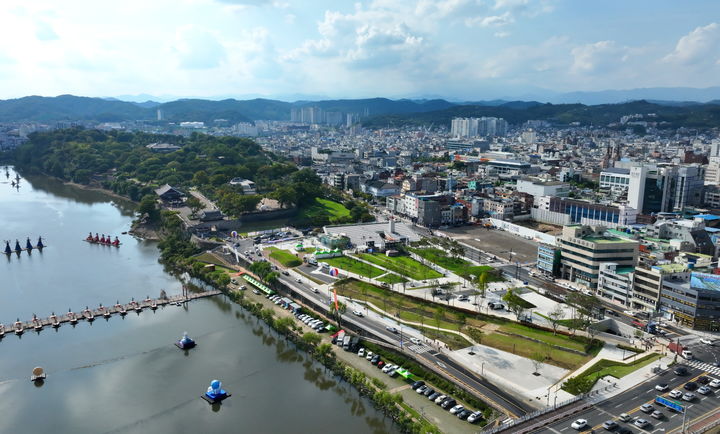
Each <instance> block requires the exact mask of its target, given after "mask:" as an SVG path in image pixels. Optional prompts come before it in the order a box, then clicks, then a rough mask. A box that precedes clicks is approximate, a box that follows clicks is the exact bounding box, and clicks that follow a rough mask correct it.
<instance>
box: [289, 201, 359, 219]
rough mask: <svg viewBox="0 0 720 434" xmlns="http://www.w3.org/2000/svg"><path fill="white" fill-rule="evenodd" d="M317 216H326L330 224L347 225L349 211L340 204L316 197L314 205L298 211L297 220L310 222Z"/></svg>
mask: <svg viewBox="0 0 720 434" xmlns="http://www.w3.org/2000/svg"><path fill="white" fill-rule="evenodd" d="M318 216H327V217H328V218H329V219H330V223H332V224H336V223H347V222H349V221H350V220H349V219H350V210H348V209H347V208H345V206H344V205H343V204H341V203H338V202H333V201H331V200H327V199H321V198H319V197H317V198H315V203H313V204H312V205H311V206H308V207H305V208H303V209H302V210H301V211H300V214H299V215H298V218H299V219H309V220H312V219H313V218H315V217H318Z"/></svg>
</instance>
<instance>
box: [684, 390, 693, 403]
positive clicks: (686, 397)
mask: <svg viewBox="0 0 720 434" xmlns="http://www.w3.org/2000/svg"><path fill="white" fill-rule="evenodd" d="M682 399H683V401H688V402H689V401H692V400H694V399H695V394H694V393H692V392H686V393H683V396H682Z"/></svg>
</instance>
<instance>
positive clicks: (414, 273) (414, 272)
mask: <svg viewBox="0 0 720 434" xmlns="http://www.w3.org/2000/svg"><path fill="white" fill-rule="evenodd" d="M360 257H361V258H362V259H364V260H366V261H368V262H372V263H373V264H377V265H380V266H382V267H385V268H387V269H388V270H391V271H394V272H396V273H398V274H402V275H403V276H407V277H409V278H411V279H415V280H427V279H437V278H438V277H442V274H440V273H438V272H437V271H435V270H433V269H432V268H429V267H427V266H425V265H423V264H421V263H419V262H418V261H416V260H414V259H413V258H410V257H408V256H393V257H390V256H385V255H381V254H372V253H361V254H360Z"/></svg>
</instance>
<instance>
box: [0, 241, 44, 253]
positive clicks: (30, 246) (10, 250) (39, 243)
mask: <svg viewBox="0 0 720 434" xmlns="http://www.w3.org/2000/svg"><path fill="white" fill-rule="evenodd" d="M44 247H45V243H43V239H42V237H38V240H37V244H35V245H34V246H33V244H32V242H30V237H28V238H27V241H25V247H24V248H23V247H22V246H21V245H20V241H19V240H15V248H14V249H13V248H11V247H10V241H8V240H5V254H6V255H11V254H12V253H13V252H15V253H18V254H19V253H20V252H22V251H23V250H25V251H28V252H31V251H32V250H33V249H38V250H42V249H43V248H44Z"/></svg>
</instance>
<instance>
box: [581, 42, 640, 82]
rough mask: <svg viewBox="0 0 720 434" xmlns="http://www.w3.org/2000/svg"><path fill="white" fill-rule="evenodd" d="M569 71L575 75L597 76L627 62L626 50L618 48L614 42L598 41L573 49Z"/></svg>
mask: <svg viewBox="0 0 720 434" xmlns="http://www.w3.org/2000/svg"><path fill="white" fill-rule="evenodd" d="M571 53H572V56H573V64H572V68H571V71H572V72H573V73H576V74H583V73H588V74H597V73H600V72H605V71H607V70H609V69H613V68H615V69H616V68H617V67H618V65H619V64H621V63H622V62H625V61H626V60H627V48H624V47H618V46H617V45H616V43H615V41H598V42H595V43H592V44H586V45H581V46H578V47H575V48H573V49H572V51H571Z"/></svg>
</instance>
